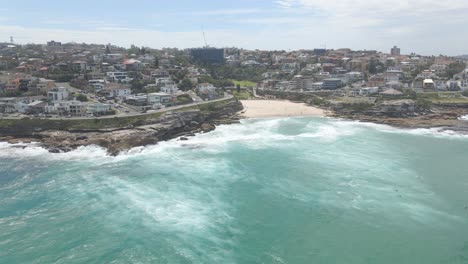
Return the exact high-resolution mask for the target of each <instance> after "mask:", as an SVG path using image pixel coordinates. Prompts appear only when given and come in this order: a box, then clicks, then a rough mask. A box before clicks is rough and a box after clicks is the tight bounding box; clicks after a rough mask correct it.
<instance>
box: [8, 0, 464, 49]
mask: <svg viewBox="0 0 468 264" xmlns="http://www.w3.org/2000/svg"><path fill="white" fill-rule="evenodd" d="M467 14H468V0H229V1H228V0H191V1H189V0H172V1H168V0H165V1H162V0H139V1H128V0H126V1H122V0H92V1H91V0H75V1H68V0H61V1H56V0H42V1H37V0H0V42H6V41H9V39H10V36H13V37H14V40H15V42H16V43H22V44H23V43H45V42H47V41H49V40H56V41H62V42H70V41H75V42H80V43H81V42H86V43H99V44H107V43H111V44H114V45H119V46H124V47H129V46H130V45H131V44H134V45H137V46H148V47H152V48H163V47H177V48H192V47H202V46H204V45H205V42H204V38H203V33H202V32H203V31H204V32H205V35H206V39H207V43H208V45H210V46H213V47H239V48H246V49H263V50H296V49H313V48H325V47H326V48H334V49H337V48H351V49H356V50H358V49H361V50H364V49H367V50H379V51H384V52H389V50H390V48H391V47H392V46H394V45H397V46H399V47H400V48H401V50H402V53H403V54H410V53H412V52H415V53H418V54H423V55H439V54H445V55H461V54H468V15H467Z"/></svg>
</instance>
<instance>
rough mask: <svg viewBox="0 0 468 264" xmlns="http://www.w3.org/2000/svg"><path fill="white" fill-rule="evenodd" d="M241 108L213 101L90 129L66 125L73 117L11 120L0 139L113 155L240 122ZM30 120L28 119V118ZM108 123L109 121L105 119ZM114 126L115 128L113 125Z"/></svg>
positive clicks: (228, 103) (63, 149)
mask: <svg viewBox="0 0 468 264" xmlns="http://www.w3.org/2000/svg"><path fill="white" fill-rule="evenodd" d="M241 110H242V104H241V103H240V102H236V101H227V102H225V103H220V104H213V105H210V106H208V107H204V108H201V107H200V108H197V109H188V110H186V111H178V112H167V113H164V114H162V115H159V116H151V115H150V116H147V118H146V119H136V120H133V121H132V122H130V121H129V120H125V122H122V120H113V121H114V125H110V124H109V125H107V126H101V127H100V128H93V127H92V126H91V127H89V128H86V127H82V126H83V125H82V124H80V125H79V126H69V127H67V126H66V124H70V123H69V122H71V121H73V120H63V121H66V122H65V123H60V122H57V121H54V122H53V123H52V124H53V125H52V127H47V125H48V124H49V122H43V123H39V125H36V126H35V124H36V123H35V122H34V121H33V122H20V120H16V121H17V124H13V123H11V125H9V126H3V127H0V134H1V135H2V138H0V140H1V139H3V140H7V141H9V142H10V143H16V142H31V141H38V142H41V143H42V145H43V146H44V147H46V148H48V149H49V150H50V151H51V152H66V151H70V150H73V149H75V148H77V147H79V146H87V145H99V146H102V147H104V148H107V149H108V151H109V153H110V154H112V155H116V154H118V153H119V152H121V151H124V150H128V149H130V148H133V147H138V146H144V145H149V144H156V143H157V142H159V141H164V140H168V139H172V138H177V137H183V138H184V139H186V137H188V136H193V135H194V134H195V133H199V132H209V131H211V130H213V129H215V125H217V124H225V123H235V122H239V117H238V116H237V113H238V112H239V111H241ZM28 121H31V120H28ZM108 122H109V121H108ZM112 126H114V127H112Z"/></svg>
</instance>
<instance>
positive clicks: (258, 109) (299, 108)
mask: <svg viewBox="0 0 468 264" xmlns="http://www.w3.org/2000/svg"><path fill="white" fill-rule="evenodd" d="M241 102H242V105H243V106H244V111H243V116H244V117H247V118H261V117H288V116H316V117H322V116H325V111H324V110H322V109H319V108H316V107H312V106H308V105H306V104H304V103H293V102H290V101H286V100H243V101H241Z"/></svg>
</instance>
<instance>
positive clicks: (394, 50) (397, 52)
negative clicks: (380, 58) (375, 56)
mask: <svg viewBox="0 0 468 264" xmlns="http://www.w3.org/2000/svg"><path fill="white" fill-rule="evenodd" d="M390 54H391V55H392V56H400V48H398V47H397V46H393V48H392V49H391V50H390Z"/></svg>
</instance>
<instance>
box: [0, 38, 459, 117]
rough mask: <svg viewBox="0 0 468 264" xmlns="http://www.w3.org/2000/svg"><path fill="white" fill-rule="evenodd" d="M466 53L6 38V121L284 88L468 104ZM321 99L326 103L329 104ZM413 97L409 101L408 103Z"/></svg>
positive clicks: (112, 112) (0, 64)
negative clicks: (17, 40)
mask: <svg viewBox="0 0 468 264" xmlns="http://www.w3.org/2000/svg"><path fill="white" fill-rule="evenodd" d="M467 61H468V60H467V58H466V57H447V56H442V55H441V56H421V55H417V54H414V53H412V54H409V55H403V54H402V53H401V52H400V48H398V47H396V46H394V47H393V48H391V49H389V52H388V53H383V52H377V51H372V50H360V51H353V50H350V49H311V50H298V51H260V50H255V51H249V50H243V49H236V48H226V49H216V48H210V47H205V48H198V49H187V50H178V49H162V50H155V49H151V48H149V47H136V46H132V47H131V48H129V49H126V48H122V47H117V46H113V45H111V44H108V45H94V44H79V43H61V42H58V41H53V40H51V41H49V42H47V43H45V44H27V45H19V44H15V43H14V42H10V43H1V44H0V70H1V72H0V96H1V97H0V113H1V114H2V117H3V118H22V117H33V118H98V117H103V116H125V115H136V114H144V113H147V112H148V111H149V112H151V111H158V110H161V109H165V108H168V107H169V108H170V107H174V106H179V105H186V104H191V103H197V102H203V101H209V100H215V99H220V98H224V97H227V96H229V95H228V93H230V94H235V95H236V96H238V97H240V98H241V99H242V98H244V99H246V98H251V97H252V96H254V95H257V93H258V94H261V95H265V96H266V97H268V98H271V97H276V96H277V95H278V94H277V93H276V92H279V93H285V92H286V93H300V94H306V95H307V94H312V95H317V97H316V99H315V100H314V103H315V104H316V105H319V106H320V105H321V104H323V103H324V102H327V104H328V105H329V104H330V103H331V104H333V103H335V104H336V103H348V104H373V103H375V102H376V100H378V99H379V98H387V99H392V100H395V99H410V98H411V99H416V101H415V102H414V103H415V104H419V105H421V106H422V105H427V106H428V105H429V104H432V103H451V102H454V103H468V97H467V96H468V69H467V66H466V62H467ZM321 100H322V101H321ZM406 102H408V101H406Z"/></svg>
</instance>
